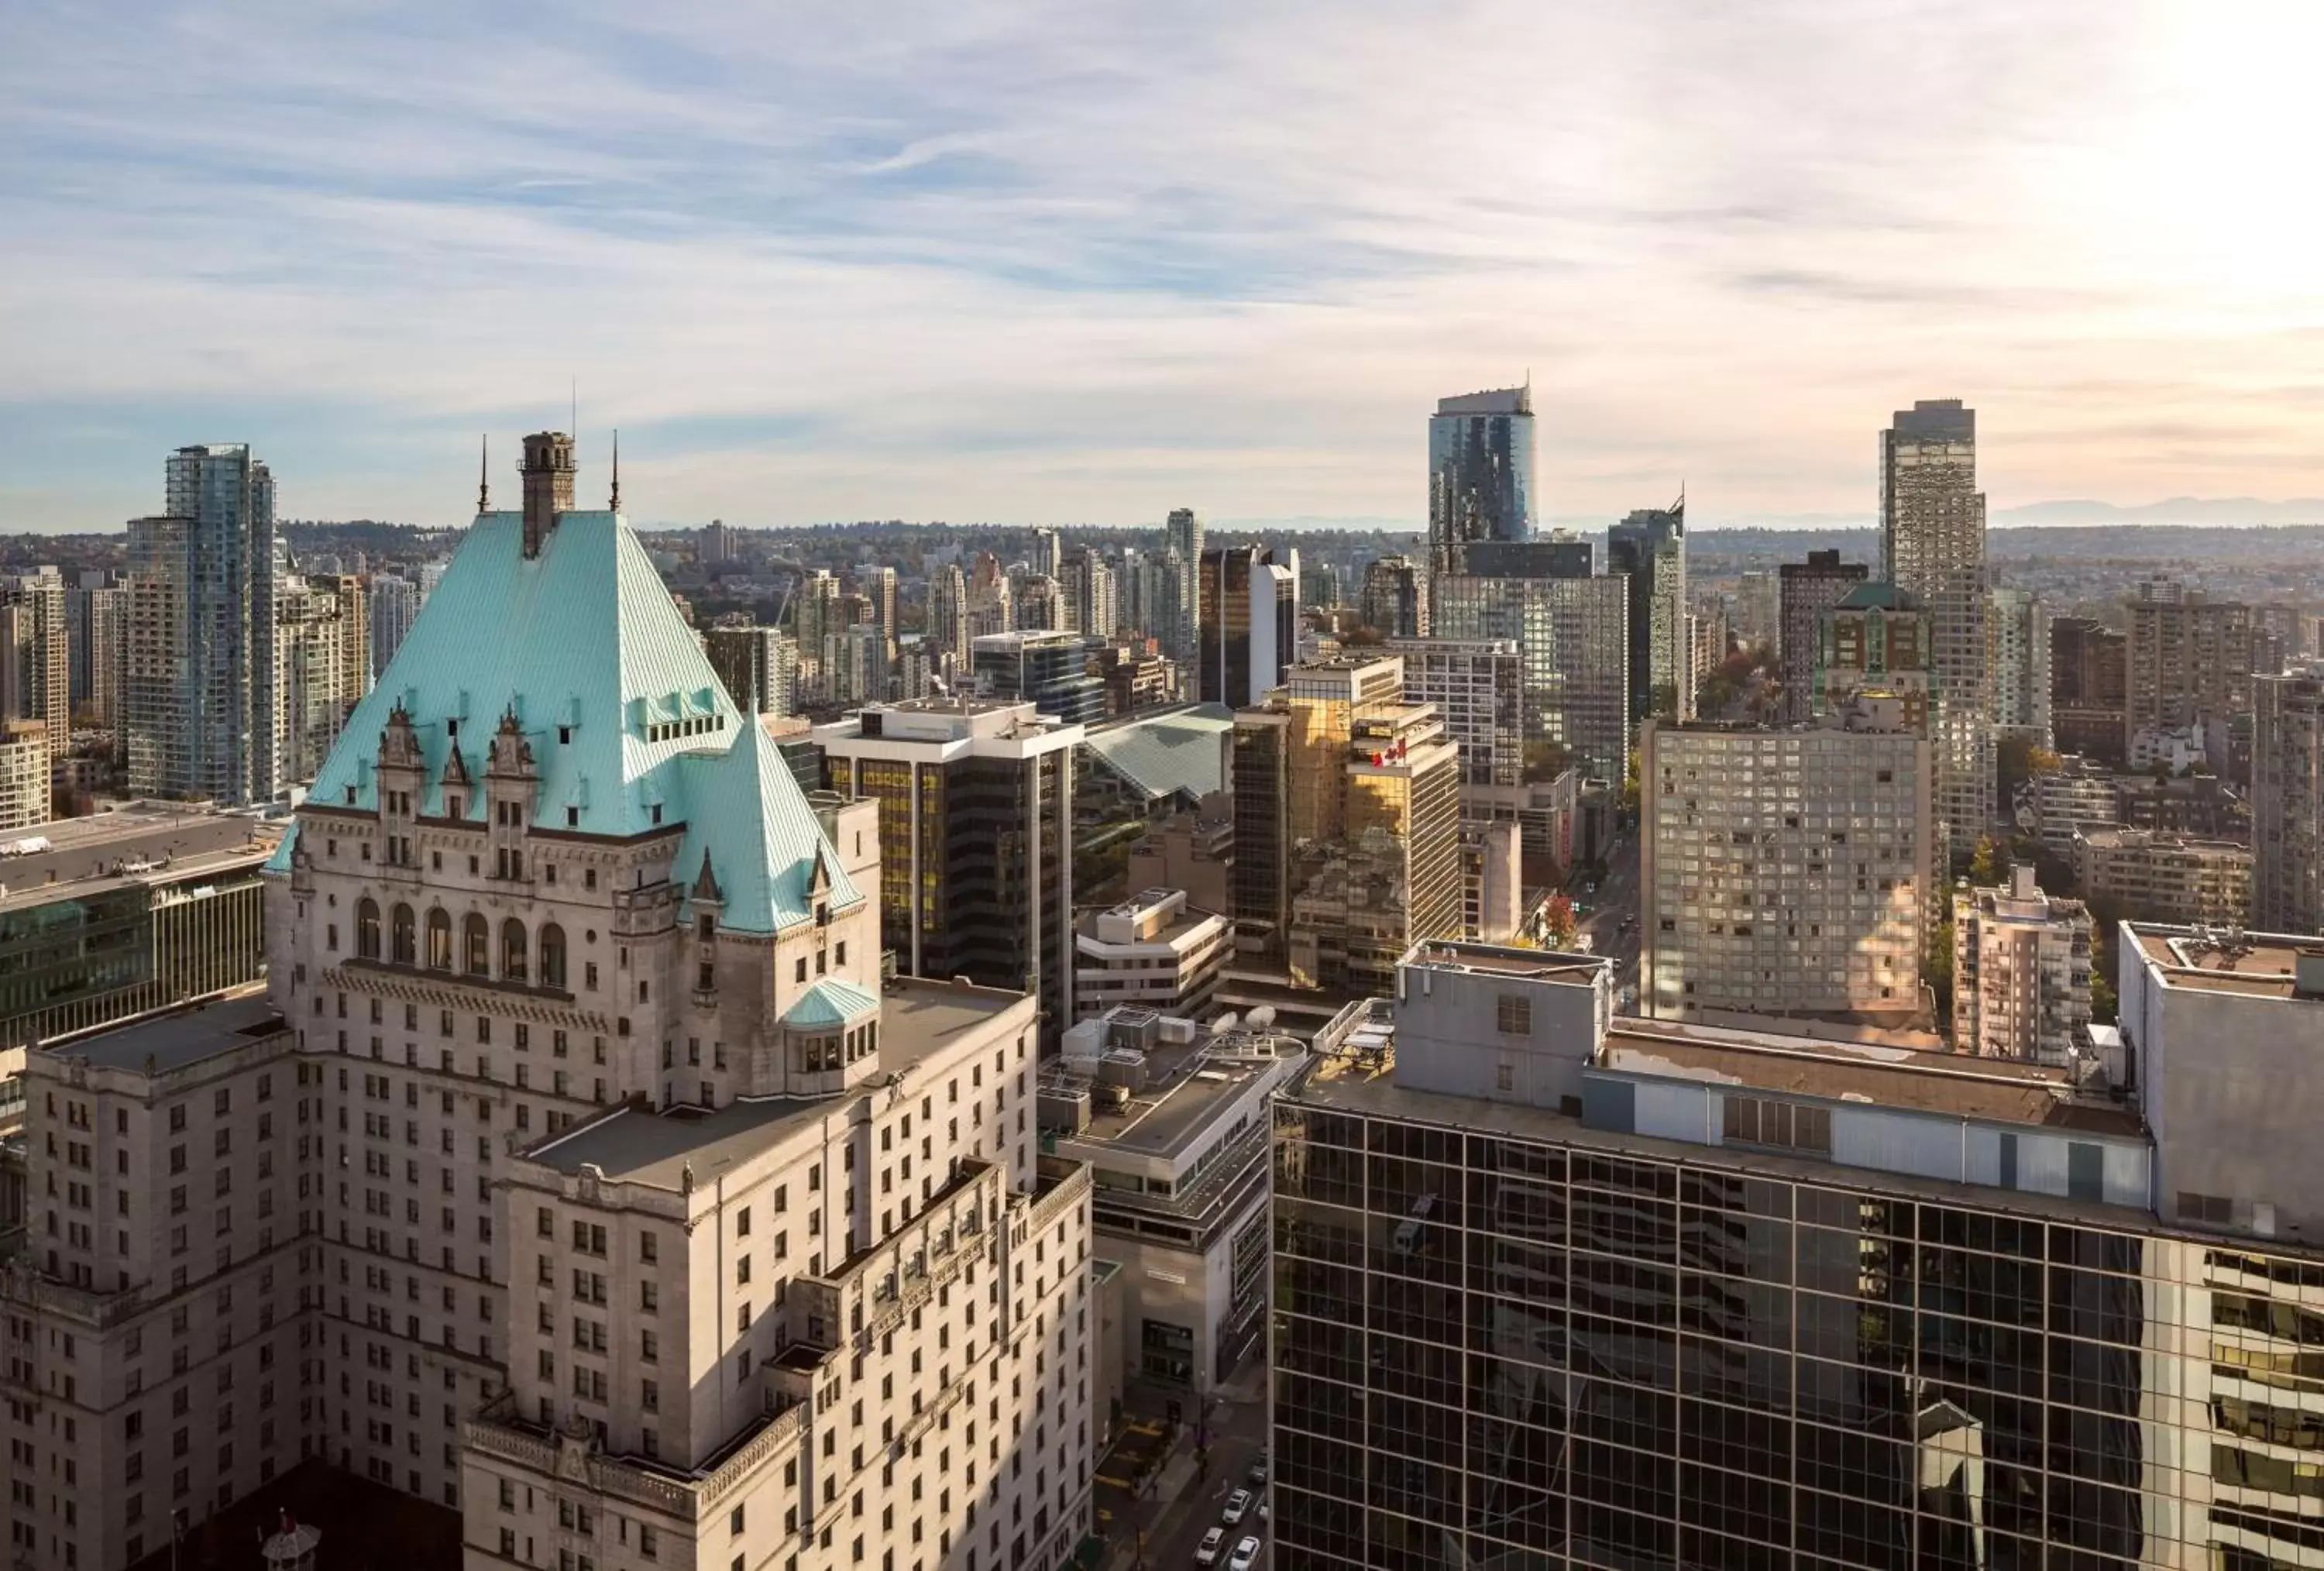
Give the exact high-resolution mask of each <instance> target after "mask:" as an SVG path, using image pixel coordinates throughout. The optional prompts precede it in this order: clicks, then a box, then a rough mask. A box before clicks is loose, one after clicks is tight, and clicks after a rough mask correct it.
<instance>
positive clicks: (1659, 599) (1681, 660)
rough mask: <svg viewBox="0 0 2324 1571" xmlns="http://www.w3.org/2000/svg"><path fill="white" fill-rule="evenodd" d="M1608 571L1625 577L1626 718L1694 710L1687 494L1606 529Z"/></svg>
mask: <svg viewBox="0 0 2324 1571" xmlns="http://www.w3.org/2000/svg"><path fill="white" fill-rule="evenodd" d="M1606 571H1607V572H1608V573H1609V574H1612V573H1620V574H1623V575H1625V576H1626V577H1627V578H1628V579H1629V598H1630V718H1631V719H1632V720H1634V721H1636V720H1644V719H1645V718H1646V717H1647V716H1650V715H1661V716H1665V717H1666V718H1670V719H1674V720H1685V719H1691V718H1692V717H1693V715H1694V695H1693V692H1692V688H1693V683H1692V680H1691V679H1690V678H1691V675H1692V673H1691V672H1690V671H1689V670H1688V669H1687V667H1688V661H1689V651H1688V645H1687V625H1686V611H1687V599H1686V499H1685V498H1684V497H1683V496H1682V497H1681V498H1679V500H1678V502H1677V503H1676V504H1674V505H1673V506H1670V507H1644V508H1640V509H1638V510H1637V511H1636V512H1634V513H1631V514H1630V515H1629V516H1628V518H1625V519H1624V520H1622V522H1619V523H1617V524H1615V525H1613V526H1612V527H1610V528H1609V529H1608V530H1607V531H1606Z"/></svg>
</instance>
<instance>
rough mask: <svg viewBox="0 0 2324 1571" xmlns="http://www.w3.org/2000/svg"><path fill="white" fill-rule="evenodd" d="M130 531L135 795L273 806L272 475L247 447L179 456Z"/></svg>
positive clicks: (276, 566)
mask: <svg viewBox="0 0 2324 1571" xmlns="http://www.w3.org/2000/svg"><path fill="white" fill-rule="evenodd" d="M164 479H165V485H164V507H165V512H164V513H163V514H162V515H161V516H160V517H155V518H140V519H132V520H131V521H130V523H129V577H128V578H127V580H126V582H125V584H124V588H125V590H126V591H127V597H126V601H125V606H124V610H125V617H126V629H125V632H124V655H123V661H122V710H123V713H122V717H121V730H122V736H123V753H124V762H125V763H126V765H127V768H128V773H129V789H130V790H131V792H132V793H133V794H134V795H137V796H150V797H179V798H189V799H208V800H210V801H214V802H219V803H223V804H226V805H227V806H239V805H242V804H245V803H249V802H254V801H269V800H272V799H273V797H274V795H275V792H276V790H277V789H278V784H279V780H280V777H279V774H278V772H277V769H276V760H275V757H274V744H275V737H276V727H275V725H274V722H273V718H272V717H273V716H276V715H277V714H278V713H279V712H280V707H281V701H280V698H279V697H278V695H277V692H276V688H275V683H276V680H277V678H278V675H279V670H280V667H279V662H278V661H276V659H275V652H274V630H275V607H274V596H275V590H276V587H277V581H278V578H279V576H280V573H281V567H280V553H279V551H278V550H277V549H276V541H275V533H274V477H273V475H272V472H271V471H270V470H269V469H268V468H267V467H266V466H265V465H264V464H263V463H261V462H260V461H258V459H257V458H255V457H254V456H253V455H252V453H251V451H250V449H249V448H248V447H246V446H244V445H242V444H240V443H229V444H224V445H213V446H208V447H188V448H179V449H178V450H177V451H176V452H174V453H172V454H171V456H170V457H169V458H168V460H167V462H166V464H165V465H164Z"/></svg>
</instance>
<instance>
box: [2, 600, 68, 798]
mask: <svg viewBox="0 0 2324 1571" xmlns="http://www.w3.org/2000/svg"><path fill="white" fill-rule="evenodd" d="M66 598H67V596H66V590H65V580H64V576H63V575H62V574H60V573H59V572H58V571H57V569H56V568H34V569H33V570H32V571H31V572H29V573H14V574H9V575H5V576H0V720H28V721H32V722H35V723H37V724H38V725H40V726H41V727H42V737H43V738H44V739H45V744H46V746H47V748H48V750H49V765H50V769H51V772H53V771H54V768H55V765H56V763H57V762H58V761H60V760H61V759H62V758H63V757H64V756H65V754H66V753H69V752H70V751H71V749H72V722H73V707H72V636H71V631H70V629H69V626H68V625H67V622H68V618H67V615H66Z"/></svg>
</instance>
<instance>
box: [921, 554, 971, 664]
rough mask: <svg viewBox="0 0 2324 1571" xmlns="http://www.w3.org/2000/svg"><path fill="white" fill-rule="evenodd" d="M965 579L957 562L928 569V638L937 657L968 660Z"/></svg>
mask: <svg viewBox="0 0 2324 1571" xmlns="http://www.w3.org/2000/svg"><path fill="white" fill-rule="evenodd" d="M968 624H969V609H968V575H966V574H965V573H964V572H962V571H961V570H960V564H959V563H958V562H946V563H945V564H944V565H943V566H942V567H938V568H929V569H928V614H927V642H928V645H929V648H930V649H931V651H933V652H934V653H935V654H936V655H937V656H938V657H942V656H945V655H950V656H953V657H954V659H955V660H957V661H965V660H967V658H968V640H969V632H968Z"/></svg>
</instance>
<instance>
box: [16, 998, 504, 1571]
mask: <svg viewBox="0 0 2324 1571" xmlns="http://www.w3.org/2000/svg"><path fill="white" fill-rule="evenodd" d="M325 1073H326V1071H325V1070H324V1068H323V1067H322V1065H321V1064H320V1063H319V1062H314V1061H312V1060H309V1059H308V1058H304V1057H302V1056H301V1055H300V1053H299V1052H298V1050H297V1039H296V1036H295V1034H294V1032H293V1031H292V1030H291V1026H290V1025H289V1023H288V1022H286V1021H284V1020H283V1019H282V1018H281V1016H280V1015H279V1014H277V1013H276V1012H275V1011H274V1010H273V1009H272V1006H271V1005H270V1004H269V1003H268V1002H267V1001H266V1000H265V999H264V998H263V997H262V996H256V995H254V994H245V995H244V996H241V997H239V998H236V999H235V1000H233V1001H231V1002H225V1003H217V1004H214V1005H211V1006H209V1007H208V1008H205V1009H200V1010H197V1011H194V1012H190V1013H180V1014H166V1015H161V1016H158V1017H155V1018H153V1019H152V1020H149V1021H142V1022H139V1023H137V1024H134V1025H131V1026H127V1027H124V1028H123V1029H121V1030H114V1031H109V1032H106V1033H104V1034H102V1035H99V1036H96V1037H90V1038H85V1039H80V1040H73V1041H69V1042H65V1043H60V1044H59V1045H57V1046H55V1047H51V1048H46V1049H42V1050H41V1051H39V1052H36V1053H34V1054H32V1056H31V1060H30V1063H29V1065H28V1067H27V1069H26V1073H25V1084H26V1086H27V1088H28V1093H29V1095H28V1096H27V1098H26V1104H25V1125H24V1127H25V1133H26V1135H27V1137H28V1139H27V1149H28V1150H29V1151H30V1152H32V1157H31V1162H32V1167H33V1169H34V1172H33V1174H32V1178H33V1188H34V1191H35V1194H36V1195H37V1198H33V1199H31V1200H30V1201H29V1202H28V1204H29V1206H30V1208H31V1215H30V1217H29V1220H30V1222H31V1224H32V1225H31V1227H30V1229H29V1235H28V1238H27V1241H26V1247H25V1251H24V1252H23V1254H21V1255H19V1256H18V1258H17V1259H16V1260H15V1261H12V1262H10V1263H9V1264H8V1265H6V1266H5V1268H0V1326H5V1338H0V1358H5V1368H6V1370H7V1372H8V1377H9V1378H8V1381H7V1382H6V1396H7V1400H6V1402H5V1408H0V1411H4V1412H5V1420H6V1428H7V1431H8V1436H7V1437H8V1446H9V1456H10V1460H11V1463H12V1466H11V1468H10V1474H11V1477H12V1479H13V1480H14V1488H13V1489H12V1492H11V1498H10V1502H9V1503H10V1507H11V1511H10V1518H11V1524H10V1532H11V1541H10V1545H9V1548H10V1549H11V1550H12V1551H13V1553H14V1561H13V1563H14V1564H16V1565H22V1566H39V1567H43V1568H46V1567H50V1566H58V1567H62V1566H76V1567H86V1568H88V1571H117V1568H120V1567H124V1566H129V1565H130V1564H131V1563H133V1562H134V1561H136V1560H138V1559H139V1558H141V1557H143V1556H144V1555H145V1554H146V1553H147V1552H148V1551H149V1550H155V1549H159V1548H162V1547H163V1546H165V1545H167V1544H168V1543H169V1542H170V1540H171V1517H172V1514H173V1512H176V1511H183V1512H184V1513H185V1518H184V1520H185V1521H186V1522H187V1523H188V1524H189V1525H191V1524H193V1523H198V1522H199V1521H200V1520H202V1519H203V1518H205V1517H207V1516H208V1515H209V1513H210V1512H212V1511H217V1510H220V1509H223V1508H224V1507H225V1506H226V1505H228V1504H230V1503H232V1502H234V1501H235V1500H237V1499H239V1498H241V1497H242V1496H244V1495H245V1494H248V1493H249V1492H252V1491H253V1490H255V1489H258V1488H260V1487H262V1486H263V1484H264V1483H266V1482H267V1481H268V1480H270V1479H272V1478H273V1477H274V1476H275V1475H276V1474H278V1473H281V1472H283V1471H286V1470H288V1469H289V1468H291V1466H293V1465H296V1464H297V1463H298V1462H299V1461H300V1459H301V1458H303V1457H305V1456H307V1455H311V1454H313V1453H314V1451H315V1450H316V1448H317V1447H318V1445H319V1444H321V1443H323V1436H324V1435H325V1434H326V1432H327V1431H326V1428H325V1426H324V1422H323V1414H324V1411H325V1410H327V1409H331V1408H334V1407H336V1406H337V1403H338V1402H339V1400H340V1399H339V1397H338V1395H337V1387H336V1379H335V1378H331V1377H335V1376H336V1375H337V1373H338V1372H340V1370H341V1369H342V1368H346V1369H347V1372H348V1374H349V1378H350V1382H351V1386H352V1384H353V1382H354V1381H355V1374H354V1372H353V1370H352V1368H351V1367H348V1366H345V1365H341V1364H339V1363H337V1361H335V1360H333V1361H330V1362H328V1363H327V1365H326V1364H318V1362H317V1361H318V1356H320V1357H323V1358H326V1359H327V1357H328V1354H327V1351H326V1350H327V1348H328V1347H329V1345H330V1342H329V1339H326V1341H325V1342H324V1344H323V1345H322V1347H321V1348H318V1346H317V1345H316V1340H315V1339H316V1337H317V1335H318V1331H319V1321H318V1317H317V1315H316V1314H315V1313H314V1312H313V1307H314V1298H313V1295H315V1294H317V1293H318V1292H320V1291H322V1288H323V1283H324V1282H325V1281H326V1280H327V1278H326V1276H325V1275H324V1273H323V1272H322V1271H321V1270H320V1269H319V1267H320V1259H319V1254H320V1251H319V1249H318V1234H319V1233H320V1232H321V1228H320V1226H319V1218H318V1214H317V1212H316V1210H315V1207H316V1206H317V1205H318V1204H327V1201H325V1200H323V1199H322V1198H321V1197H319V1196H318V1195H316V1194H315V1193H314V1192H313V1191H312V1189H311V1188H310V1186H309V1179H310V1178H311V1179H313V1180H314V1182H315V1183H316V1184H318V1185H319V1184H321V1183H322V1179H321V1177H320V1173H319V1172H314V1173H310V1172H309V1170H308V1169H310V1168H314V1169H319V1168H320V1167H321V1165H322V1164H321V1162H320V1152H319V1151H318V1149H317V1148H316V1146H315V1144H314V1142H315V1141H318V1140H319V1139H320V1138H321V1137H320V1136H319V1135H318V1133H316V1131H317V1130H318V1128H319V1127H321V1120H320V1118H319V1117H318V1116H316V1114H315V1108H316V1106H317V1104H318V1099H320V1098H322V1097H323V1096H324V1090H323V1088H322V1084H321V1083H322V1079H323V1076H324V1075H325ZM374 1269H376V1268H374ZM326 1368H327V1369H328V1375H327V1374H326V1373H325V1369H326ZM414 1389H415V1391H416V1390H417V1382H415V1384H414ZM370 1391H371V1394H372V1395H373V1396H374V1398H375V1397H376V1394H377V1384H376V1381H375V1380H374V1383H373V1385H372V1386H371V1388H370ZM474 1391H475V1388H474V1387H473V1386H472V1387H471V1395H472V1396H473V1394H474ZM437 1394H438V1393H437V1392H435V1391H432V1390H431V1391H429V1401H430V1404H431V1406H430V1418H431V1419H433V1418H434V1417H435V1411H434V1408H433V1403H434V1399H435V1397H436V1395H437ZM358 1405H360V1404H355V1403H350V1404H349V1406H350V1407H354V1406H358ZM398 1407H399V1416H400V1409H401V1404H400V1403H399V1404H398ZM372 1410H373V1411H374V1412H376V1411H377V1410H379V1409H378V1407H377V1404H376V1402H375V1401H374V1403H373V1406H372ZM375 1422H376V1419H374V1423H375ZM429 1428H430V1429H431V1430H432V1431H433V1437H434V1438H436V1439H438V1440H440V1441H441V1442H443V1443H447V1444H451V1445H454V1446H457V1440H458V1432H457V1428H452V1427H450V1425H448V1424H445V1425H436V1424H432V1423H431V1424H430V1425H429ZM431 1449H432V1447H431ZM447 1471H448V1468H447Z"/></svg>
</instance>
